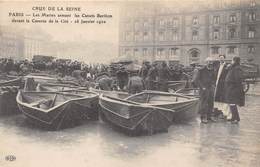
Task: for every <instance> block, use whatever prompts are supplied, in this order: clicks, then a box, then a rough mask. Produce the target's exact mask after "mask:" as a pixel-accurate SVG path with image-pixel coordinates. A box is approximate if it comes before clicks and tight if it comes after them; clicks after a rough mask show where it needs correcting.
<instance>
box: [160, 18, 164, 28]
mask: <svg viewBox="0 0 260 167" xmlns="http://www.w3.org/2000/svg"><path fill="white" fill-rule="evenodd" d="M164 24H165V21H164V20H163V19H160V20H159V26H161V27H162V26H164Z"/></svg>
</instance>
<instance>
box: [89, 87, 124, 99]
mask: <svg viewBox="0 0 260 167" xmlns="http://www.w3.org/2000/svg"><path fill="white" fill-rule="evenodd" d="M89 91H92V92H96V93H98V94H99V95H101V94H104V95H106V96H110V97H115V98H119V99H125V98H127V97H128V96H129V94H128V93H127V92H122V91H114V90H113V91H107V90H101V89H96V88H92V87H90V88H89Z"/></svg>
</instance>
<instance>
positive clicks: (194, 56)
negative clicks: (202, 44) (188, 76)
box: [189, 48, 200, 64]
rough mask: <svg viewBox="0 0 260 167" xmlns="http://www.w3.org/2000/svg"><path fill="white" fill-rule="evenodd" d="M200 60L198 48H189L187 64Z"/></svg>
mask: <svg viewBox="0 0 260 167" xmlns="http://www.w3.org/2000/svg"><path fill="white" fill-rule="evenodd" d="M192 62H193V63H199V62H200V50H199V49H197V48H192V49H190V50H189V64H190V63H192Z"/></svg>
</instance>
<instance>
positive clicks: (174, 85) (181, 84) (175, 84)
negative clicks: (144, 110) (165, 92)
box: [167, 80, 187, 91]
mask: <svg viewBox="0 0 260 167" xmlns="http://www.w3.org/2000/svg"><path fill="white" fill-rule="evenodd" d="M167 83H168V89H172V90H175V91H176V90H179V89H184V88H185V87H186V85H187V81H186V80H184V81H168V82H167Z"/></svg>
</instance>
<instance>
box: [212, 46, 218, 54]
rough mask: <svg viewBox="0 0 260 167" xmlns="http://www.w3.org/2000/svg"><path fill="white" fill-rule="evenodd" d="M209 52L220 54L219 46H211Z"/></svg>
mask: <svg viewBox="0 0 260 167" xmlns="http://www.w3.org/2000/svg"><path fill="white" fill-rule="evenodd" d="M211 54H213V55H215V54H220V47H212V48H211Z"/></svg>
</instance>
